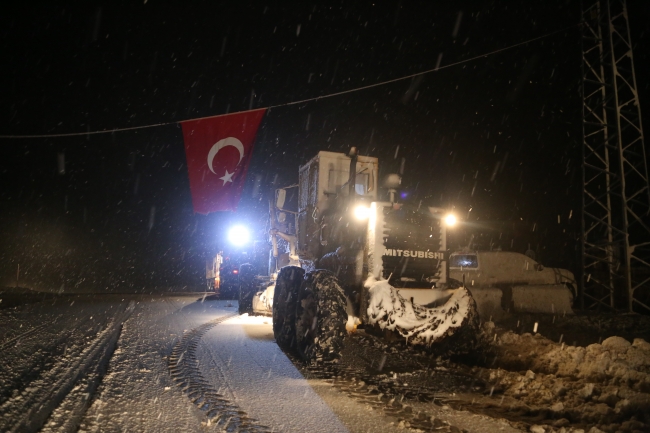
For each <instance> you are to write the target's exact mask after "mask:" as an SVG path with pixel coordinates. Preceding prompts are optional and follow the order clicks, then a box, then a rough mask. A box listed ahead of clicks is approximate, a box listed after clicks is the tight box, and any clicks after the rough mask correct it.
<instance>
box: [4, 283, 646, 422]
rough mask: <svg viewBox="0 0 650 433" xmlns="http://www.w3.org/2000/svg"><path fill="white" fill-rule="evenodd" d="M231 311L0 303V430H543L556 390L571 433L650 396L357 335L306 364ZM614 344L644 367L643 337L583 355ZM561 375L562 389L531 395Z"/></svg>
mask: <svg viewBox="0 0 650 433" xmlns="http://www.w3.org/2000/svg"><path fill="white" fill-rule="evenodd" d="M236 311H237V303H236V302H232V303H231V302H229V301H216V300H210V299H209V298H207V299H206V298H203V297H202V296H200V295H198V294H194V295H191V294H186V295H174V296H171V295H165V296H159V295H158V296H144V295H128V296H127V295H65V296H57V297H54V298H50V299H44V300H43V301H40V302H35V303H31V304H25V305H20V306H17V307H14V306H12V307H10V308H4V309H2V310H0V351H1V352H0V431H3V432H4V431H9V432H13V431H17V432H18V431H19V432H37V431H43V432H60V431H82V432H125V431H131V432H178V431H217V432H218V431H232V432H353V433H355V432H368V431H372V432H397V431H400V432H404V431H438V432H446V433H450V432H454V433H455V432H461V431H463V432H505V433H510V432H517V431H529V428H532V425H533V424H535V423H536V422H539V421H542V422H544V424H545V425H546V427H545V430H544V431H545V432H547V433H548V432H559V431H561V428H563V427H560V426H555V427H551V426H550V424H551V423H554V422H556V421H558V422H559V423H563V424H566V422H567V420H566V419H563V418H561V416H560V415H554V413H553V411H552V410H550V409H548V408H549V407H550V406H551V405H554V407H559V403H558V401H560V398H561V399H562V400H561V402H562V403H563V404H566V405H567V406H568V405H569V404H573V405H574V406H572V407H577V408H578V410H580V411H581V412H577V411H576V412H575V415H571V413H570V412H568V410H567V411H565V412H562V414H568V416H574V417H575V419H576V420H577V422H576V424H577V425H576V426H575V427H574V426H568V427H567V429H565V430H564V431H567V432H569V431H572V432H573V431H575V432H578V431H580V429H581V428H582V429H583V430H584V431H588V430H589V428H591V427H590V425H591V426H593V425H595V424H596V422H595V421H586V422H585V421H584V419H587V418H585V417H586V416H587V415H589V414H591V413H592V412H593V409H592V408H600V409H602V411H603V414H605V415H607V416H609V417H610V418H608V419H612V420H614V421H616V422H618V424H617V425H621V423H622V422H624V421H625V420H626V419H631V415H630V414H631V413H632V412H630V411H631V410H632V409H630V408H635V407H636V406H633V405H638V404H641V403H639V402H645V401H646V400H643V399H644V398H646V394H647V393H645V392H640V391H638V390H636V388H637V386H636V385H634V384H633V385H631V387H627V388H626V387H622V386H617V387H616V389H615V390H616V392H618V394H617V395H620V401H618V402H609V400H607V401H608V402H609V403H607V404H610V403H611V405H613V407H614V410H611V409H607V404H604V403H601V400H602V401H606V400H604V399H606V398H609V397H607V396H608V395H610V394H611V392H614V391H611V390H610V388H612V385H607V386H609V388H607V387H606V385H604V384H602V383H601V384H599V385H598V386H600V387H601V388H602V390H601V391H600V392H601V394H602V396H603V398H602V399H600V397H599V400H596V399H595V398H593V399H591V400H588V399H586V398H585V397H584V392H585V391H584V389H585V388H584V387H585V386H587V387H588V386H589V383H588V380H590V379H589V378H588V377H586V376H585V379H580V378H575V377H572V376H571V377H567V378H566V379H563V378H561V377H559V376H555V375H553V374H548V373H546V374H545V373H544V371H546V370H548V367H544V366H542V367H536V366H535V365H534V363H531V364H530V366H531V368H534V369H537V370H539V372H538V373H537V372H536V373H533V372H532V371H527V372H526V373H525V374H524V373H520V372H517V371H514V370H513V371H510V372H507V371H505V370H501V369H496V368H495V369H490V368H486V367H480V368H472V369H471V372H470V368H468V367H466V366H465V367H463V366H462V365H454V364H453V363H448V362H445V361H436V360H434V358H432V357H431V355H427V354H425V353H419V352H418V351H417V350H406V349H405V348H403V347H401V346H394V345H393V346H391V345H388V346H387V345H385V344H384V343H383V342H381V341H380V340H377V339H374V338H373V337H371V336H370V335H369V334H365V333H363V332H360V333H358V334H356V335H355V336H352V337H349V338H348V339H346V344H345V347H344V349H343V352H342V353H343V356H342V358H341V361H340V363H336V364H331V365H329V366H328V365H323V366H318V367H314V366H311V367H310V366H306V365H304V364H303V363H301V362H298V361H296V360H295V359H292V358H291V357H288V356H287V355H286V354H285V353H284V352H282V351H281V350H280V349H279V348H278V346H277V345H276V343H275V341H274V339H273V332H272V324H271V319H270V318H265V317H248V316H246V315H245V316H240V315H238V314H236ZM498 337H499V338H497V337H493V338H490V341H494V342H496V343H495V344H496V346H495V350H501V352H498V354H499V357H500V358H499V359H504V361H503V362H507V360H508V356H509V355H508V354H509V353H515V354H522V353H536V352H539V353H540V354H543V353H546V352H547V351H549V350H550V351H555V352H552V353H556V352H557V353H558V354H562V353H564V352H566V354H565V355H562V356H565V357H568V358H567V359H569V358H571V354H573V353H582V352H581V351H584V350H585V349H582V348H579V347H567V348H564V346H562V345H561V344H556V343H553V342H551V341H549V340H545V339H543V338H541V336H536V337H533V336H531V335H530V334H526V333H523V334H521V335H519V334H512V333H506V334H503V335H501V336H498ZM614 343H616V344H618V345H619V346H620V348H618V349H613V348H612V347H614V346H612V344H614ZM513 344H515V345H516V346H512V345H513ZM616 347H618V346H616ZM499 348H501V349H499ZM613 350H614V351H615V350H618V351H621V353H623V352H625V351H627V352H625V353H627V354H626V355H625V356H623V355H618V354H616V356H615V358H616V359H615V360H614V358H612V360H613V361H611V362H617V363H618V364H616V366H617V368H618V370H616V371H615V372H619V373H620V372H622V371H623V370H621V368H622V366H625V365H627V364H630V363H632V364H634V363H636V364H639V363H641V364H643V365H646V364H649V365H650V361H648V359H647V357H646V356H645V355H644V354H645V353H646V352H648V353H650V345H648V344H647V343H645V341H643V340H638V341H637V340H635V341H634V344H632V345H631V344H630V343H627V342H625V341H624V340H622V339H618V340H616V339H614V340H608V341H605V342H603V346H601V345H591V346H589V349H588V350H586V352H585V353H586V355H585V356H587V355H589V356H592V355H593V356H596V355H598V356H599V358H598V359H601V358H602V357H603V356H605V355H607V354H608V353H610V352H611V353H614V352H612V351H613ZM644 351H645V352H644ZM592 352H593V353H592ZM601 352H602V354H601ZM642 352H643V353H642ZM494 353H495V354H496V353H497V352H494ZM549 353H551V352H549ZM616 353H618V352H616ZM594 354H595V355H594ZM599 354H601V355H599ZM640 354H641V355H640ZM491 356H494V355H491ZM513 356H516V355H513ZM540 356H541V355H540ZM540 356H536V357H534V358H535V359H537V358H539V359H541V360H543V357H540ZM548 356H550V355H548ZM612 356H614V355H612ZM554 358H558V356H556V355H554ZM494 359H495V360H496V359H497V358H496V357H495V358H494ZM517 359H520V358H517ZM521 359H522V360H523V358H521ZM571 359H573V358H571ZM571 359H569V361H570V360H571ZM585 359H587V358H585ZM384 362H385V365H384ZM493 362H494V361H493ZM531 362H532V361H531ZM540 362H541V361H540ZM567 362H568V361H567ZM572 362H573V361H572ZM625 363H627V364H625ZM583 364H584V365H583ZM619 364H620V365H619ZM624 364H625V365H624ZM632 364H630V365H632ZM636 364H634V365H636ZM379 365H381V366H383V367H380V366H379ZM562 365H564V364H562ZM567 365H568V364H567ZM598 365H600V364H598ZM382 368H383V370H382ZM561 368H564V367H562V366H561ZM577 368H578V369H582V370H585V369H587V370H588V371H591V370H593V368H595V367H594V366H593V365H592V364H588V363H582V364H579V365H578V367H577ZM603 368H604V367H603ZM626 368H629V366H628V367H626ZM644 368H645V367H643V366H641V367H639V371H641V370H643V369H644ZM545 369H546V370H545ZM564 369H566V368H564ZM589 369H591V370H589ZM582 370H579V371H582ZM587 370H585V371H587ZM608 371H609V370H608ZM612 371H614V370H612ZM625 371H628V370H625ZM643 371H645V370H643ZM623 372H624V371H623ZM470 373H471V374H472V375H473V376H468V374H470ZM559 373H562V371H559ZM612 374H614V373H612ZM617 374H618V373H617ZM621 374H623V373H621ZM629 374H632V373H629ZM629 374H628V375H629ZM634 374H635V376H634V377H635V378H639V379H638V380H642V379H643V378H645V377H646V375H643V374H641V373H639V372H634ZM626 377H627V376H626ZM630 377H632V376H630ZM533 379H534V380H533ZM578 379H579V380H578ZM643 380H646V379H643ZM612 383H613V382H612ZM644 383H645V382H644ZM508 384H514V385H508ZM558 384H560V385H562V386H563V388H561V389H564V390H565V391H564V392H565V396H564V397H549V398H548V399H546V400H543V399H544V398H546V397H544V396H545V395H546V394H539V395H541V396H542V397H539V396H538V395H537V394H535V392H537V391H536V390H537V389H541V390H544V389H547V388H548V389H551V390H553V389H556V388H558V386H559V385H558ZM505 386H511V387H513V389H515V388H516V389H519V388H521V387H529V388H530V392H527V393H520V394H521V395H519V394H516V393H514V391H512V392H511V391H510V390H509V388H504V387H505ZM553 387H554V388H553ZM628 388H629V389H628ZM558 389H560V388H558ZM589 389H591V388H589ZM612 389H614V388H612ZM492 391H494V395H492V394H493V393H492ZM497 392H498V394H497ZM608 393H610V394H608ZM549 395H550V394H549ZM575 396H583V397H580V398H582V400H580V401H578V400H576V397H575ZM628 402H629V403H628ZM644 404H645V403H644ZM568 407H569V406H568ZM619 407H620V408H619ZM643 407H645V406H643ZM570 410H573V409H570ZM590 410H591V411H592V412H590ZM635 410H636V409H635ZM626 411H627V412H626ZM639 413H640V412H639ZM605 415H603V416H605ZM542 416H544V417H546V419H547V420H546V419H544V420H543V419H542ZM565 416H566V415H565ZM589 416H591V415H589ZM505 419H508V420H509V421H508V422H506V421H505ZM635 422H636V421H635ZM637 423H638V424H639V425H642V424H640V423H639V422H637ZM601 424H603V422H601ZM603 425H604V424H603ZM409 426H410V427H409ZM569 427H570V428H569ZM418 428H419V429H420V430H417V429H418ZM585 428H586V429H585ZM641 430H642V431H643V429H641ZM539 431H541V430H539ZM603 431H605V430H603Z"/></svg>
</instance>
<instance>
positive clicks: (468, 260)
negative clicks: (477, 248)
mask: <svg viewBox="0 0 650 433" xmlns="http://www.w3.org/2000/svg"><path fill="white" fill-rule="evenodd" d="M449 267H450V268H467V269H476V268H478V257H476V254H454V255H453V256H451V257H450V258H449Z"/></svg>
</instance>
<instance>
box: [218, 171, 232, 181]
mask: <svg viewBox="0 0 650 433" xmlns="http://www.w3.org/2000/svg"><path fill="white" fill-rule="evenodd" d="M233 174H235V173H234V172H233V173H228V170H226V174H224V175H223V176H222V177H220V178H219V179H221V180H223V184H224V185H225V184H226V183H228V182H230V183H232V176H233Z"/></svg>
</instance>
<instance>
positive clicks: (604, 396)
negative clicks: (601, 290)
mask: <svg viewBox="0 0 650 433" xmlns="http://www.w3.org/2000/svg"><path fill="white" fill-rule="evenodd" d="M499 331H500V330H499V329H497V328H495V327H494V324H492V323H491V322H488V323H486V324H484V325H483V340H484V341H485V342H486V345H487V351H488V353H489V355H488V357H492V358H491V361H490V360H488V363H489V364H490V366H491V367H492V368H484V367H476V369H475V370H474V372H475V374H476V375H477V376H478V377H479V378H481V379H482V380H484V381H485V382H486V383H487V384H488V385H489V387H490V393H499V394H503V396H505V397H509V398H512V399H515V400H518V401H520V402H521V403H524V404H525V405H527V406H530V407H534V408H536V409H537V410H539V412H540V414H541V415H542V418H546V419H547V420H548V421H549V424H548V425H546V426H545V427H544V428H547V430H546V431H558V430H556V429H559V428H564V426H561V424H563V423H564V421H566V424H569V423H571V424H573V425H574V426H575V425H576V424H578V425H581V426H585V427H589V428H591V427H596V428H597V429H600V430H601V431H603V432H616V431H619V430H620V431H624V432H627V431H630V432H631V431H650V343H648V342H646V341H645V340H643V339H640V338H635V339H634V340H633V341H632V342H630V341H628V340H626V339H624V338H622V337H618V336H613V337H609V338H607V339H605V340H604V341H603V342H602V343H601V344H591V345H589V346H587V347H579V346H567V345H566V344H564V343H559V342H558V343H555V342H553V341H550V340H548V339H547V338H545V337H542V336H541V335H539V334H536V335H533V334H529V333H525V334H522V335H518V334H516V333H514V332H512V331H506V332H502V333H501V335H499ZM501 331H502V330H501ZM562 420H564V421H562ZM554 422H555V423H556V425H555V426H553V423H554ZM565 430H566V429H565Z"/></svg>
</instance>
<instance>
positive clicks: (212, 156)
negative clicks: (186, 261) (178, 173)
mask: <svg viewBox="0 0 650 433" xmlns="http://www.w3.org/2000/svg"><path fill="white" fill-rule="evenodd" d="M265 112H266V109H265V108H263V109H259V110H254V111H247V112H244V113H235V114H229V115H226V116H219V117H211V118H206V119H198V120H188V121H186V122H181V127H182V129H183V139H184V141H185V156H186V158H187V170H188V172H189V177H190V190H191V192H192V205H193V206H194V212H196V213H200V214H207V213H210V212H217V211H225V210H232V211H234V210H237V205H238V204H239V199H240V197H241V192H242V189H243V188H244V182H245V181H246V172H247V171H248V164H249V163H250V160H251V155H252V154H253V145H254V141H255V134H257V129H258V128H259V126H260V122H261V121H262V117H264V113H265Z"/></svg>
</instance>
